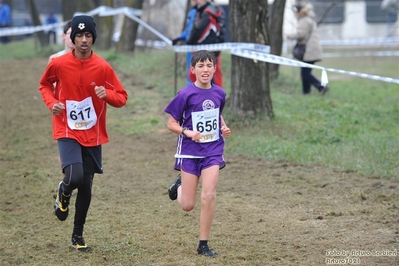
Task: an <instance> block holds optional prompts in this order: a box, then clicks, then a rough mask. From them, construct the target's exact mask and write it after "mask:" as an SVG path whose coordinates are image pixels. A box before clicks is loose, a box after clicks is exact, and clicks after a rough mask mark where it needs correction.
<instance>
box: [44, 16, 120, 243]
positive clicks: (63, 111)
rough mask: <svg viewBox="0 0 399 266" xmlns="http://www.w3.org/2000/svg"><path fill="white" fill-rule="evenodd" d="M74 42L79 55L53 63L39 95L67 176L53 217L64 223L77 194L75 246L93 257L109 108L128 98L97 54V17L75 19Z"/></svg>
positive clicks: (58, 191)
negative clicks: (95, 186) (97, 180)
mask: <svg viewBox="0 0 399 266" xmlns="http://www.w3.org/2000/svg"><path fill="white" fill-rule="evenodd" d="M71 40H72V42H73V43H74V44H75V49H73V50H72V51H71V52H69V53H67V54H65V55H62V56H60V57H57V58H54V59H53V60H51V62H50V63H49V65H48V66H47V69H46V71H45V72H44V74H43V76H42V77H41V79H40V88H39V91H40V93H41V94H42V98H43V101H44V103H45V104H46V105H47V107H48V108H49V109H50V111H51V113H52V114H53V138H54V139H55V140H57V142H58V149H59V154H60V158H61V164H62V170H63V173H64V174H65V177H64V178H63V180H62V181H61V182H60V183H59V185H58V190H57V196H56V202H55V204H54V212H55V215H56V216H57V218H58V219H59V220H61V221H64V220H65V219H66V218H67V217H68V212H69V201H70V197H71V193H72V191H73V190H74V189H78V194H77V197H76V203H75V209H76V210H75V217H74V228H73V232H72V239H71V241H72V246H73V247H75V248H76V249H77V250H79V251H89V250H90V249H91V248H90V247H89V246H87V245H86V243H85V241H84V239H83V227H84V224H85V221H86V215H87V211H88V209H89V206H90V201H91V193H92V189H91V188H92V182H93V177H94V174H95V173H98V174H102V173H103V169H102V160H101V156H102V153H101V145H102V144H104V143H107V142H108V135H107V131H106V112H107V104H109V105H111V106H113V107H117V108H118V107H122V106H124V105H125V104H126V101H127V98H128V96H127V93H126V91H125V89H124V88H123V86H122V84H121V82H120V81H119V79H118V77H117V76H116V74H115V72H114V70H113V69H112V67H111V66H110V65H109V64H108V63H107V62H106V61H105V60H104V59H102V58H101V57H99V56H97V55H96V54H95V53H94V52H93V50H92V45H93V44H94V42H95V40H96V23H95V22H94V20H93V18H92V17H90V16H75V17H74V18H73V20H72V32H71ZM55 83H56V84H57V86H55V87H54V85H53V84H55Z"/></svg>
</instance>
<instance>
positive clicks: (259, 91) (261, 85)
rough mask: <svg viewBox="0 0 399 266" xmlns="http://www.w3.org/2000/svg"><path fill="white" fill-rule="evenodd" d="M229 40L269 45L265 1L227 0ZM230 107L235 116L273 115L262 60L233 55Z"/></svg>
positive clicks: (267, 75) (265, 70)
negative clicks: (257, 60) (256, 60)
mask: <svg viewBox="0 0 399 266" xmlns="http://www.w3.org/2000/svg"><path fill="white" fill-rule="evenodd" d="M229 12H230V14H229V17H230V21H229V23H230V29H235V30H232V31H231V41H232V42H247V43H260V44H266V45H267V44H269V38H268V28H267V1H264V0H253V1H246V0H235V1H230V2H229ZM229 108H230V110H231V111H232V112H233V113H234V114H235V115H236V116H238V117H242V118H245V117H253V116H255V115H260V114H266V115H267V116H268V117H269V118H273V116H274V115H273V108H272V101H271V98H270V87H269V71H268V64H267V63H265V62H254V61H253V60H250V59H246V58H242V57H237V56H234V55H232V59H231V97H230V101H229Z"/></svg>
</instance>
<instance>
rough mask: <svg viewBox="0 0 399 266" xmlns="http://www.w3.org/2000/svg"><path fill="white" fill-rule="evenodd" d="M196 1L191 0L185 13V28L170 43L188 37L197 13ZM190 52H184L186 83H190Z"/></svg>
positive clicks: (186, 39) (185, 39)
mask: <svg viewBox="0 0 399 266" xmlns="http://www.w3.org/2000/svg"><path fill="white" fill-rule="evenodd" d="M196 7H197V1H196V0H191V9H190V11H189V12H188V14H187V21H186V28H185V29H184V31H183V32H182V33H181V34H180V35H179V37H177V38H176V39H174V40H172V44H173V45H176V44H177V43H178V42H179V41H184V42H187V41H188V38H189V37H190V33H191V30H192V28H193V24H194V20H195V14H196V13H197V8H196ZM191 56H192V53H191V52H188V53H186V78H187V85H189V84H190V83H191V79H190V64H191V63H190V62H191Z"/></svg>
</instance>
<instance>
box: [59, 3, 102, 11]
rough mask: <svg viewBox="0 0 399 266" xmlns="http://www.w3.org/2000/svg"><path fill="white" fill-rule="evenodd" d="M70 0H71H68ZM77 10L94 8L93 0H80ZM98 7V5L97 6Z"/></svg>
mask: <svg viewBox="0 0 399 266" xmlns="http://www.w3.org/2000/svg"><path fill="white" fill-rule="evenodd" d="M66 1H69V0H66ZM77 2H78V3H77V10H75V11H76V12H88V11H90V10H92V9H93V7H94V3H93V2H92V0H79V1H77ZM96 7H97V6H96Z"/></svg>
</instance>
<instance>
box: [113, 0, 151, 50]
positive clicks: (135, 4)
mask: <svg viewBox="0 0 399 266" xmlns="http://www.w3.org/2000/svg"><path fill="white" fill-rule="evenodd" d="M143 1H144V0H127V4H126V6H128V7H131V8H136V9H142V8H143ZM138 27H139V24H138V23H137V22H135V21H134V20H132V19H130V18H125V20H124V22H123V28H122V32H121V36H120V40H119V43H118V46H117V49H116V52H117V53H118V52H131V53H133V51H134V48H135V44H134V43H135V41H136V37H137V29H138Z"/></svg>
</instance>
